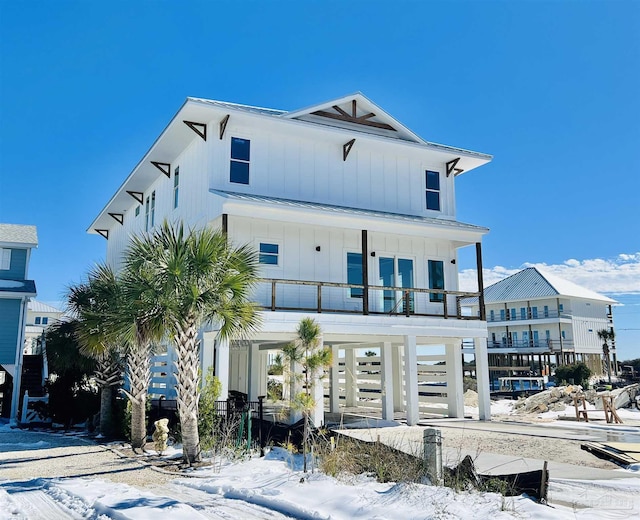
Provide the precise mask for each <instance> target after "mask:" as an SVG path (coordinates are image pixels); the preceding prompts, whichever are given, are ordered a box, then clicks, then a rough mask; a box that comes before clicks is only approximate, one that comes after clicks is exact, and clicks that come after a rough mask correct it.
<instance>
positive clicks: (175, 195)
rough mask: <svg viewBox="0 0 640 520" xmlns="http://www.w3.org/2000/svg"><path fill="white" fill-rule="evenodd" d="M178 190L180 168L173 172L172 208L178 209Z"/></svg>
mask: <svg viewBox="0 0 640 520" xmlns="http://www.w3.org/2000/svg"><path fill="white" fill-rule="evenodd" d="M179 190H180V166H178V167H177V168H176V169H175V170H174V171H173V208H174V209H175V208H177V207H178V192H179Z"/></svg>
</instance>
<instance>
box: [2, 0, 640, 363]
mask: <svg viewBox="0 0 640 520" xmlns="http://www.w3.org/2000/svg"><path fill="white" fill-rule="evenodd" d="M638 27H640V2H638V1H634V0H631V1H577V0H575V1H536V2H533V1H523V2H512V1H447V2H430V1H423V2H420V1H415V2H402V1H394V2H391V1H386V2H376V1H367V2H364V1H362V2H357V1H353V2H346V1H338V2H334V1H324V2H305V1H295V2H289V1H280V2H278V1H271V2H269V1H263V2H224V1H222V2H208V1H202V2H196V1H189V0H186V1H183V2H173V1H154V2H151V1H147V2H123V1H110V2H97V1H56V2H50V1H46V2H42V1H37V0H36V1H30V2H12V1H9V0H2V2H0V181H1V182H0V222H8V223H23V224H35V225H36V226H38V232H39V237H40V246H39V249H38V250H37V251H36V252H35V254H34V255H33V258H32V264H31V276H32V277H33V278H34V279H35V280H36V281H37V285H38V292H39V296H38V298H39V299H40V300H43V301H52V300H60V299H61V297H62V296H63V294H64V292H65V288H66V287H67V286H68V285H69V284H71V283H73V282H77V281H79V280H80V279H81V277H82V275H83V274H84V273H85V272H86V271H87V269H88V268H89V267H90V266H91V265H92V264H93V263H94V262H96V261H100V260H102V259H103V258H104V253H105V242H104V239H102V238H101V237H99V236H90V235H87V234H86V233H85V230H86V228H87V227H88V226H89V224H90V223H91V221H92V220H93V219H94V217H95V216H96V215H97V213H98V212H99V211H100V210H101V209H102V207H103V206H104V204H105V203H106V202H107V200H108V199H109V197H110V196H111V195H112V194H113V192H114V191H115V190H116V189H117V188H118V186H119V185H120V184H121V182H122V181H123V180H124V178H125V177H126V176H127V175H128V174H129V173H130V172H131V170H132V168H133V167H134V166H135V164H136V163H137V162H138V161H139V159H140V158H141V156H142V155H143V154H144V153H145V152H146V150H147V149H148V148H149V146H150V145H151V144H152V142H153V141H154V139H155V138H156V137H157V135H158V134H159V133H160V131H161V130H162V129H163V128H164V126H165V125H166V124H167V122H168V121H169V119H170V118H171V117H172V115H173V114H174V113H175V111H176V110H177V109H178V108H179V106H180V105H181V103H182V102H183V101H184V99H185V98H186V97H187V96H196V97H205V98H212V99H221V100H226V101H234V102H239V103H246V104H253V105H259V106H266V107H272V108H280V109H296V108H301V107H304V106H308V105H311V104H314V103H318V102H321V101H325V100H328V99H331V98H334V97H338V96H341V95H344V94H347V93H351V92H355V91H358V90H359V91H362V92H363V93H364V94H365V95H367V96H368V97H369V98H371V99H372V100H373V101H375V102H376V103H377V104H379V105H380V106H382V107H383V108H384V109H385V110H387V111H388V112H389V113H390V114H392V115H393V116H394V117H396V118H397V119H398V120H400V121H401V122H403V123H404V124H405V125H407V126H408V127H409V128H411V129H412V130H413V131H415V132H416V133H417V134H419V135H420V136H422V137H423V138H425V139H427V140H429V141H434V142H440V143H445V144H450V145H454V146H460V147H464V148H469V149H472V150H477V151H481V152H486V153H490V154H492V155H494V160H493V162H492V163H491V164H489V165H487V166H484V167H482V168H480V169H478V170H476V171H473V172H470V173H468V174H464V175H462V176H461V177H460V178H459V179H458V183H457V206H458V218H459V219H460V220H462V221H465V222H470V223H474V224H480V225H485V226H487V227H489V228H491V233H490V234H489V235H488V236H487V237H486V240H485V241H484V244H483V254H484V264H485V267H486V268H487V269H489V271H488V272H487V277H488V279H490V280H492V279H494V278H495V279H498V278H499V277H500V276H504V275H505V274H508V273H510V272H512V271H513V270H517V269H519V268H521V267H522V266H524V265H528V264H535V265H538V264H545V265H546V266H547V267H549V268H550V269H551V270H552V271H554V273H556V274H559V275H561V276H564V277H566V278H568V279H570V280H572V281H574V282H576V283H580V284H582V285H585V286H587V287H589V288H592V289H594V290H597V291H599V292H606V293H607V294H610V295H612V296H613V297H614V298H616V299H618V300H619V301H621V302H623V303H625V306H624V307H620V308H617V309H616V311H615V313H614V316H615V320H616V327H617V329H618V350H619V356H620V357H622V358H629V357H634V358H635V357H640V231H639V228H640V225H639V222H640V217H639V210H638V204H639V201H640V198H639V193H640V154H638V147H639V143H640V122H639V118H638V115H639V114H640V96H639V95H638V92H640V37H639V36H638ZM460 263H461V268H463V269H465V268H471V267H473V261H472V255H470V254H464V255H462V258H461V262H460ZM614 293H615V294H614Z"/></svg>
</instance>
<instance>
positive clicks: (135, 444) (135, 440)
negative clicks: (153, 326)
mask: <svg viewBox="0 0 640 520" xmlns="http://www.w3.org/2000/svg"><path fill="white" fill-rule="evenodd" d="M149 349H150V345H148V344H147V345H144V346H140V347H139V348H132V349H130V351H129V355H128V362H127V376H128V379H129V391H128V392H127V391H124V393H125V394H126V396H127V397H128V398H129V401H130V402H131V447H132V448H133V450H134V451H135V450H137V449H138V448H142V449H144V445H145V444H146V440H147V419H146V405H147V389H148V387H149V382H150V381H151V360H150V356H149Z"/></svg>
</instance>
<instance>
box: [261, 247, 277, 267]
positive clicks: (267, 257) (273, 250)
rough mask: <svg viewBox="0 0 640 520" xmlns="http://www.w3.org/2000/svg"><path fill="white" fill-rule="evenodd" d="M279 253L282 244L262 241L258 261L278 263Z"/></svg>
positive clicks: (268, 263) (269, 263) (270, 263)
mask: <svg viewBox="0 0 640 520" xmlns="http://www.w3.org/2000/svg"><path fill="white" fill-rule="evenodd" d="M279 254H280V246H278V244H267V243H264V242H260V252H259V255H258V261H259V262H260V263H261V264H267V265H278V256H279Z"/></svg>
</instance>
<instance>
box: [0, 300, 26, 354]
mask: <svg viewBox="0 0 640 520" xmlns="http://www.w3.org/2000/svg"><path fill="white" fill-rule="evenodd" d="M20 303H21V301H20V300H16V299H8V298H6V299H5V298H0V364H8V365H13V364H15V362H16V344H17V341H18V326H19V324H20Z"/></svg>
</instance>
